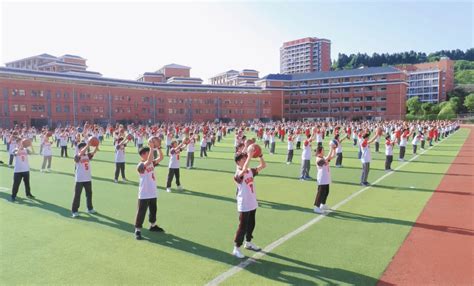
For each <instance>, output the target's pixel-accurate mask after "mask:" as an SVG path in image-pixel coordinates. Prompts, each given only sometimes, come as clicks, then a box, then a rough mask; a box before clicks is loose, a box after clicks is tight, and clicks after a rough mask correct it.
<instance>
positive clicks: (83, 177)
mask: <svg viewBox="0 0 474 286" xmlns="http://www.w3.org/2000/svg"><path fill="white" fill-rule="evenodd" d="M92 157H93V156H92V155H91V154H84V155H82V156H79V154H77V155H76V156H75V157H74V161H75V162H76V171H75V172H76V174H75V179H76V183H82V182H90V181H91V180H92V173H91V166H90V160H91V159H92Z"/></svg>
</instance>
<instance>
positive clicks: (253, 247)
mask: <svg viewBox="0 0 474 286" xmlns="http://www.w3.org/2000/svg"><path fill="white" fill-rule="evenodd" d="M244 247H245V249H250V250H253V251H260V250H261V248H260V247H258V246H256V245H255V244H253V243H252V242H250V241H246V242H245V245H244Z"/></svg>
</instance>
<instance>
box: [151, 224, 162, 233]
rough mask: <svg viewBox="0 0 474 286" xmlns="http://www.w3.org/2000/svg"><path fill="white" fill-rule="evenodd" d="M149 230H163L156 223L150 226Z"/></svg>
mask: <svg viewBox="0 0 474 286" xmlns="http://www.w3.org/2000/svg"><path fill="white" fill-rule="evenodd" d="M150 231H154V232H165V230H164V229H162V228H161V227H159V226H157V225H154V226H152V227H150Z"/></svg>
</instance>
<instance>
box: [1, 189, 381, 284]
mask: <svg viewBox="0 0 474 286" xmlns="http://www.w3.org/2000/svg"><path fill="white" fill-rule="evenodd" d="M0 198H3V199H6V200H8V199H9V198H10V195H9V194H7V193H5V192H0ZM16 204H19V205H24V206H28V207H36V208H40V209H42V210H45V211H49V212H53V213H56V214H59V215H61V216H63V217H65V218H70V216H71V211H70V210H69V209H66V208H64V207H62V206H58V205H55V204H52V203H48V202H45V201H43V200H40V199H34V200H30V199H22V198H17V203H16ZM70 219H71V220H73V219H72V218H70ZM74 220H82V221H87V222H91V223H98V224H100V225H103V226H105V227H111V228H115V229H118V230H121V231H125V232H127V233H129V234H130V239H134V236H133V231H134V228H135V227H134V225H133V224H131V223H128V222H124V221H121V220H118V219H115V218H112V217H110V216H107V215H105V214H102V213H96V214H93V215H88V214H86V215H84V214H82V215H81V216H79V217H78V218H75V219H74ZM142 235H143V238H144V241H145V242H148V243H155V244H158V245H160V246H164V247H169V248H172V249H175V250H179V251H183V252H186V253H189V254H192V255H195V256H198V257H202V258H205V259H210V260H213V261H216V262H220V263H224V264H227V265H229V267H230V266H235V265H238V264H239V263H240V262H241V261H242V260H238V259H236V258H235V257H233V256H232V255H231V254H230V250H229V252H226V251H222V250H219V249H215V248H212V247H209V246H207V245H203V244H200V243H196V242H193V241H191V240H188V239H185V238H182V237H178V236H176V235H173V234H171V233H151V232H148V231H146V230H144V231H143V232H142ZM137 243H142V242H137ZM267 255H268V256H271V257H273V258H276V259H279V260H281V261H282V262H281V263H279V262H270V261H266V260H257V261H255V263H254V264H253V265H250V266H249V267H248V268H246V271H249V272H251V273H254V274H256V275H259V276H262V277H264V278H266V279H269V280H273V281H278V282H284V283H289V284H293V285H315V284H317V283H321V282H324V283H325V284H326V283H327V284H333V285H337V284H339V283H350V284H354V283H355V284H360V285H369V284H372V285H373V284H375V283H376V282H377V279H375V278H373V277H369V276H366V275H363V274H360V273H356V272H352V271H348V270H344V269H339V268H329V267H324V266H320V265H314V264H310V263H306V262H302V261H299V260H294V259H291V258H288V257H284V256H281V255H277V254H272V253H267Z"/></svg>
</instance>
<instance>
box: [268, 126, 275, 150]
mask: <svg viewBox="0 0 474 286" xmlns="http://www.w3.org/2000/svg"><path fill="white" fill-rule="evenodd" d="M268 136H269V139H270V154H272V155H274V154H275V144H276V143H275V131H273V130H272V131H270V134H269V135H268Z"/></svg>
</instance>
